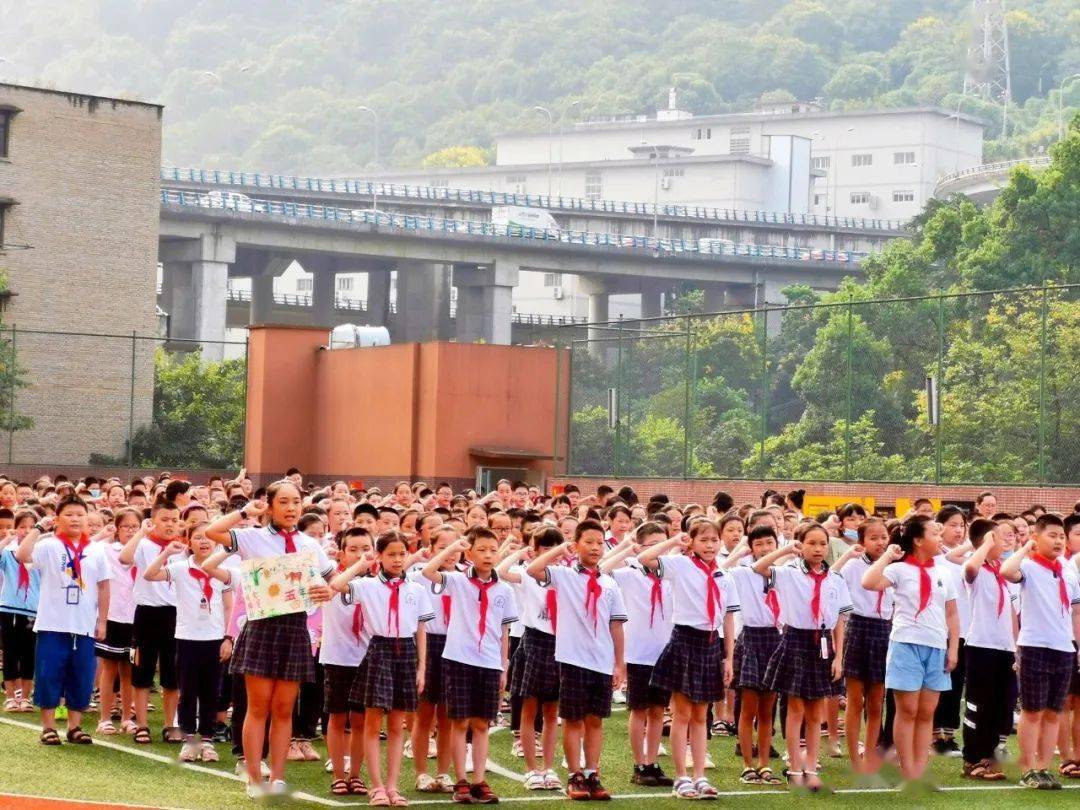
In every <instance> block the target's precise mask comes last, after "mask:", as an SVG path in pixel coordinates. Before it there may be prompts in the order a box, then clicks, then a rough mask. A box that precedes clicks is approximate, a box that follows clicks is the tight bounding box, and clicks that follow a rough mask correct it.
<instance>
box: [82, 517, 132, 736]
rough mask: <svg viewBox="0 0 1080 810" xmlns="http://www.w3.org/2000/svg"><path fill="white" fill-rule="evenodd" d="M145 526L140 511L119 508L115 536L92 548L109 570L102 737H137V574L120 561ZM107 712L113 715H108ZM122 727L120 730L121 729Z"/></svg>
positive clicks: (99, 651)
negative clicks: (133, 678) (133, 656)
mask: <svg viewBox="0 0 1080 810" xmlns="http://www.w3.org/2000/svg"><path fill="white" fill-rule="evenodd" d="M141 525H142V518H141V516H140V514H139V512H138V511H136V510H135V509H131V508H128V507H124V508H122V509H118V510H117V511H116V514H115V515H114V517H113V527H114V529H113V535H112V538H111V539H107V540H106V541H105V542H102V543H95V544H94V545H92V546H91V553H96V554H101V555H102V556H104V558H105V564H106V566H107V567H108V569H109V617H108V623H107V624H106V627H105V638H104V640H102V641H99V642H97V644H95V645H94V651H95V653H96V655H97V657H98V659H99V662H100V663H99V669H100V675H99V678H98V691H99V693H100V695H101V700H100V702H101V707H102V711H101V722H99V723H98V728H97V730H98V733H99V734H116V733H117V731H123V732H124V733H125V734H134V733H135V731H136V729H137V727H138V723H136V722H134V721H133V720H132V719H131V706H132V700H133V690H132V686H131V635H132V627H133V622H134V621H135V591H134V588H135V576H133V574H134V573H135V572H134V571H133V569H132V567H131V566H130V565H124V564H123V563H122V562H120V552H122V551H123V550H124V546H126V545H127V544H128V542H130V541H131V539H132V538H133V537H134V536H135V533H136V532H138V531H139V528H140V526H141ZM118 680H119V682H120V696H119V697H120V706H119V711H116V710H115V709H114V707H115V706H116V692H115V690H114V688H113V687H114V685H115V684H116V682H117V681H118ZM106 709H108V710H110V712H111V714H110V715H109V716H106V714H105V711H106ZM117 724H119V728H117Z"/></svg>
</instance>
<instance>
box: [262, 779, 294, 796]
mask: <svg viewBox="0 0 1080 810" xmlns="http://www.w3.org/2000/svg"><path fill="white" fill-rule="evenodd" d="M266 792H267V793H269V794H270V795H271V796H286V795H288V793H289V786H288V785H286V784H285V780H284V779H275V780H274V781H272V782H271V783H270V784H269V785H268V786H267V791H266Z"/></svg>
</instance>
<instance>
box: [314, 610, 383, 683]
mask: <svg viewBox="0 0 1080 810" xmlns="http://www.w3.org/2000/svg"><path fill="white" fill-rule="evenodd" d="M344 596H345V594H342V595H341V596H336V595H335V596H334V598H333V599H331V600H330V601H329V602H326V603H324V604H323V606H322V617H323V637H322V646H321V647H320V648H319V663H320V664H324V665H325V664H331V665H333V666H339V667H358V666H360V663H361V662H362V661H363V660H364V656H365V655H367V648H368V643H369V642H370V641H371V633H372V630H371V624H370V623H369V622H367V621H365V617H364V611H363V608H362V607H361V606H360V605H354V604H346V602H345V599H344ZM357 611H359V613H357ZM354 622H358V624H359V630H360V634H359V638H357V634H356V633H354V632H353V624H354Z"/></svg>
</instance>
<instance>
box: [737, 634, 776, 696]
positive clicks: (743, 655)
mask: <svg viewBox="0 0 1080 810" xmlns="http://www.w3.org/2000/svg"><path fill="white" fill-rule="evenodd" d="M779 644H780V631H779V630H777V629H776V628H775V627H743V631H742V633H740V634H739V640H738V641H736V642H735V684H734V685H735V687H736V688H737V689H753V690H754V691H756V692H764V691H766V689H765V670H766V669H767V668H768V666H769V659H770V658H772V655H773V653H774V652H776V648H777V646H779Z"/></svg>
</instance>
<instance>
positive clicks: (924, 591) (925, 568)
mask: <svg viewBox="0 0 1080 810" xmlns="http://www.w3.org/2000/svg"><path fill="white" fill-rule="evenodd" d="M902 562H906V563H907V564H908V565H914V566H915V567H916V568H918V569H919V609H918V610H917V611H915V618H916V619H917V618H919V614H920V613H922V612H923V611H924V610H926V608H927V606H928V605H929V604H930V597H931V596H932V595H933V592H934V583H933V582H931V581H930V569H931V568H933V567H934V558H933V557H931V558H930V559H929V560H927V561H926V562H924V563H921V562H919V561H918V560H917V559H916V558H915V555H914V554H909V555H908V556H906V557H904V559H903V560H902Z"/></svg>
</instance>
